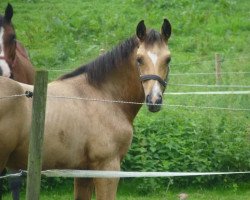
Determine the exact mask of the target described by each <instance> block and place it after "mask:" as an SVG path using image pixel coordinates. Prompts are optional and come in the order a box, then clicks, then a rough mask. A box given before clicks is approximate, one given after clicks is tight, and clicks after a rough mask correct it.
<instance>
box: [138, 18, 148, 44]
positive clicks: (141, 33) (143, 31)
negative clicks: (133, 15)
mask: <svg viewBox="0 0 250 200" xmlns="http://www.w3.org/2000/svg"><path fill="white" fill-rule="evenodd" d="M136 35H137V37H138V38H139V39H140V40H141V41H143V40H144V39H145V37H146V26H145V24H144V20H141V21H140V22H139V24H138V25H137V28H136Z"/></svg>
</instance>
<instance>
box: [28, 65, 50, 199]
mask: <svg viewBox="0 0 250 200" xmlns="http://www.w3.org/2000/svg"><path fill="white" fill-rule="evenodd" d="M47 84H48V71H44V70H39V71H37V72H36V78H35V85H34V93H33V107H32V124H31V132H30V140H29V160H28V175H27V188H26V200H38V199H39V195H40V185H41V169H42V158H41V157H42V144H43V134H44V124H45V110H46V98H47Z"/></svg>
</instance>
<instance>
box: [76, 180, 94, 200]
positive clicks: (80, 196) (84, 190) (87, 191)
mask: <svg viewBox="0 0 250 200" xmlns="http://www.w3.org/2000/svg"><path fill="white" fill-rule="evenodd" d="M93 189H94V185H93V179H92V178H75V180H74V196H75V200H91V196H92V193H93Z"/></svg>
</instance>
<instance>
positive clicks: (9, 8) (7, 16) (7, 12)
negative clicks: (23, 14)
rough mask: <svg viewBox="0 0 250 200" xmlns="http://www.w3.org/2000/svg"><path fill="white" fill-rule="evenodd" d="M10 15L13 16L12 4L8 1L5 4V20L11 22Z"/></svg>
mask: <svg viewBox="0 0 250 200" xmlns="http://www.w3.org/2000/svg"><path fill="white" fill-rule="evenodd" d="M12 16H13V7H12V5H11V4H10V3H8V5H7V7H6V9H5V16H4V18H5V20H6V21H7V22H11V18H12Z"/></svg>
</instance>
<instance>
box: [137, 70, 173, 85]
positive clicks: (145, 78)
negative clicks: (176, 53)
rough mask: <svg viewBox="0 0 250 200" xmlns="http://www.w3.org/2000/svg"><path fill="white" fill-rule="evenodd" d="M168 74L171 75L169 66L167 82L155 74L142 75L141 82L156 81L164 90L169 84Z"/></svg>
mask: <svg viewBox="0 0 250 200" xmlns="http://www.w3.org/2000/svg"><path fill="white" fill-rule="evenodd" d="M168 74H169V66H168V73H167V76H166V81H164V80H163V79H162V78H161V77H160V76H158V75H155V74H146V75H140V79H141V81H142V82H143V81H149V80H156V81H158V82H159V83H160V84H161V85H162V86H163V87H164V89H165V88H166V86H167V84H168Z"/></svg>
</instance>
